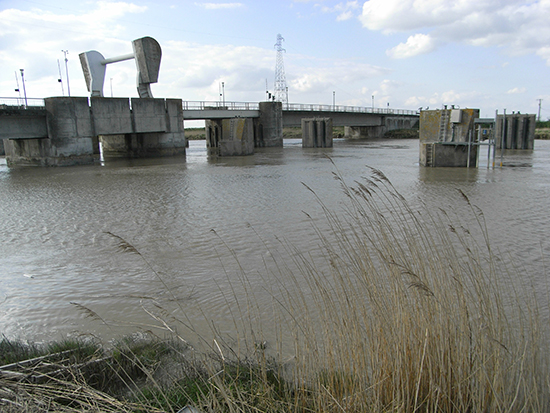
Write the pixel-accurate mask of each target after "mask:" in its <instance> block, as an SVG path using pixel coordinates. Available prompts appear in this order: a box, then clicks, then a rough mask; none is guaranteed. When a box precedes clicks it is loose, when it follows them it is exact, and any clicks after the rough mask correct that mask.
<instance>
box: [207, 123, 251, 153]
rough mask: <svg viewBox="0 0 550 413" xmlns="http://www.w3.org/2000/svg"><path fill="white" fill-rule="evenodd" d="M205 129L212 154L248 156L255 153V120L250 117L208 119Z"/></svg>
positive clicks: (208, 147) (208, 146)
mask: <svg viewBox="0 0 550 413" xmlns="http://www.w3.org/2000/svg"><path fill="white" fill-rule="evenodd" d="M205 131H206V147H207V149H208V153H209V154H210V155H218V156H246V155H252V154H253V153H254V122H253V120H252V119H250V118H232V119H212V120H207V121H206V123H205Z"/></svg>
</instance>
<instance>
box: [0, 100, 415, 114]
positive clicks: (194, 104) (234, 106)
mask: <svg viewBox="0 0 550 413" xmlns="http://www.w3.org/2000/svg"><path fill="white" fill-rule="evenodd" d="M0 106H10V107H21V108H24V107H25V99H24V98H3V97H0ZM29 106H31V107H43V106H44V99H36V98H27V107H29ZM182 106H183V110H206V109H210V110H212V109H223V110H259V109H260V104H259V103H257V102H220V101H187V100H184V101H182ZM283 110H284V111H303V112H345V113H373V114H380V115H411V116H413V115H418V111H416V110H408V109H390V108H373V107H365V106H342V105H319V104H306V103H286V104H284V105H283Z"/></svg>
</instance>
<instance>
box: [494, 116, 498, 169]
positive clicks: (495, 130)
mask: <svg viewBox="0 0 550 413" xmlns="http://www.w3.org/2000/svg"><path fill="white" fill-rule="evenodd" d="M497 121H498V110H496V111H495V121H494V122H493V169H495V158H496V153H497Z"/></svg>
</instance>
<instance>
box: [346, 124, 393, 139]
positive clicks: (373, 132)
mask: <svg viewBox="0 0 550 413" xmlns="http://www.w3.org/2000/svg"><path fill="white" fill-rule="evenodd" d="M384 133H385V127H384V126H344V138H346V139H377V138H381V137H382V136H383V135H384Z"/></svg>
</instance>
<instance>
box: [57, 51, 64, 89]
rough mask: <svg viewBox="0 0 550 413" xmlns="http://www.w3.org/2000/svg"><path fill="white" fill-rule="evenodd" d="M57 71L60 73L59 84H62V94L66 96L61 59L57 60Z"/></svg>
mask: <svg viewBox="0 0 550 413" xmlns="http://www.w3.org/2000/svg"><path fill="white" fill-rule="evenodd" d="M57 70H58V71H59V83H61V94H62V95H63V96H65V89H64V88H63V77H62V76H61V65H60V64H59V59H57Z"/></svg>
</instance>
